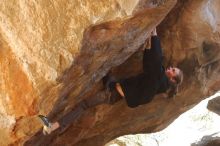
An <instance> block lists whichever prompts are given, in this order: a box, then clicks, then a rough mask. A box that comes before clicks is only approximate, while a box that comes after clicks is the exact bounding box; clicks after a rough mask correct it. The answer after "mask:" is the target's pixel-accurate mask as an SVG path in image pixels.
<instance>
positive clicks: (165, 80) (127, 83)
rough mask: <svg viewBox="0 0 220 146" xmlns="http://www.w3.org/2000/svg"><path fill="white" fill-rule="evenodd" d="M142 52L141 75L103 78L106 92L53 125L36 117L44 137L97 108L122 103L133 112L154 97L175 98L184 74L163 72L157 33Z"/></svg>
mask: <svg viewBox="0 0 220 146" xmlns="http://www.w3.org/2000/svg"><path fill="white" fill-rule="evenodd" d="M143 51H144V53H143V72H142V73H140V74H138V75H136V76H132V77H129V78H125V79H120V80H114V79H113V78H112V77H111V76H108V75H107V76H105V77H104V78H103V84H104V86H105V90H103V91H101V92H99V93H98V94H97V95H96V96H95V97H90V98H87V99H84V100H82V101H81V102H79V103H78V104H77V105H76V106H75V107H74V108H73V109H72V110H71V112H69V113H67V114H66V115H64V117H62V118H61V119H60V120H58V121H56V122H53V123H51V122H50V121H49V120H48V118H47V117H45V116H43V115H39V117H40V119H41V120H42V121H43V124H44V127H43V133H44V134H50V133H51V132H52V131H54V130H56V129H61V131H62V129H65V127H67V126H68V125H70V124H71V123H72V122H73V121H74V120H76V119H77V118H78V117H80V114H82V113H83V111H85V110H87V109H89V108H91V107H95V106H97V105H100V104H114V103H116V102H118V101H119V100H120V99H125V101H126V103H127V105H128V106H129V107H131V108H134V107H137V106H139V105H143V104H146V103H149V102H150V101H151V100H152V99H153V97H154V96H155V95H157V94H163V95H165V96H166V97H167V98H171V97H173V96H175V95H176V93H177V89H178V86H179V85H180V84H181V83H182V81H183V72H182V71H181V70H180V69H179V68H177V67H168V68H166V69H165V68H164V66H163V65H162V62H163V54H162V49H161V44H160V39H159V37H158V36H157V32H156V29H154V31H153V32H152V33H151V48H150V49H147V48H146V47H144V49H143Z"/></svg>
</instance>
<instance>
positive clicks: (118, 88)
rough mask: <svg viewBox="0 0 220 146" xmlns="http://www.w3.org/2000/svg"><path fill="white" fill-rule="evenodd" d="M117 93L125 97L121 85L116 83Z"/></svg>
mask: <svg viewBox="0 0 220 146" xmlns="http://www.w3.org/2000/svg"><path fill="white" fill-rule="evenodd" d="M115 88H116V90H117V92H118V93H119V94H120V95H121V97H125V94H124V92H123V90H122V88H121V85H120V84H119V83H116V86H115Z"/></svg>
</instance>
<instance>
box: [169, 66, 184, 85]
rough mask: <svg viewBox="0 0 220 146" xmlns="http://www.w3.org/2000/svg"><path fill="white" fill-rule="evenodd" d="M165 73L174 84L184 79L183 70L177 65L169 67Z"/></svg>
mask: <svg viewBox="0 0 220 146" xmlns="http://www.w3.org/2000/svg"><path fill="white" fill-rule="evenodd" d="M165 74H166V76H167V77H168V78H169V80H170V82H171V83H173V84H176V85H179V84H181V83H182V81H183V72H182V71H181V70H180V69H179V68H177V67H168V68H167V69H166V71H165Z"/></svg>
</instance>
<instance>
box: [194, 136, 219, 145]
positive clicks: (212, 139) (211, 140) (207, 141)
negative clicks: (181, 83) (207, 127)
mask: <svg viewBox="0 0 220 146" xmlns="http://www.w3.org/2000/svg"><path fill="white" fill-rule="evenodd" d="M214 135H215V134H214ZM219 145H220V138H219V137H216V136H212V135H208V136H204V137H203V138H202V139H201V141H199V142H198V143H194V144H192V145H191V146H219Z"/></svg>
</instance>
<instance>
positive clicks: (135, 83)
mask: <svg viewBox="0 0 220 146" xmlns="http://www.w3.org/2000/svg"><path fill="white" fill-rule="evenodd" d="M162 56H163V55H162V49H161V45H160V39H159V37H158V36H153V37H151V49H145V51H144V56H143V73H141V74H139V75H137V76H132V77H129V78H126V79H122V80H120V81H119V83H120V85H121V87H122V90H123V92H124V94H125V99H126V101H127V104H128V106H129V107H136V106H138V105H141V104H146V103H148V102H150V101H151V100H152V99H153V97H154V95H155V94H158V93H162V92H165V91H166V90H167V89H168V88H169V82H168V78H167V76H166V75H165V69H164V67H163V65H162V58H163V57H162Z"/></svg>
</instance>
